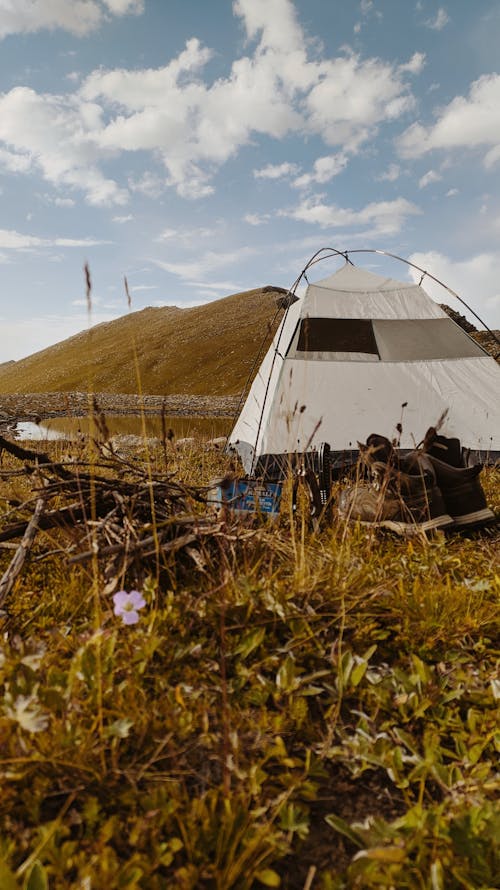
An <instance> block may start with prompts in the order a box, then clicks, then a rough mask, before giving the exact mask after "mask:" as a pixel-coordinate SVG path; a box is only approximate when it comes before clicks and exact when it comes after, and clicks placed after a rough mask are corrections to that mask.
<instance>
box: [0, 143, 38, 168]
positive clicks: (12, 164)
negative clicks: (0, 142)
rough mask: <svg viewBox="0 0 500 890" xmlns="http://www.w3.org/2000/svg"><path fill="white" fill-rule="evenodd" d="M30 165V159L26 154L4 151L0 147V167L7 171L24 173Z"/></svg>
mask: <svg viewBox="0 0 500 890" xmlns="http://www.w3.org/2000/svg"><path fill="white" fill-rule="evenodd" d="M30 166H31V159H30V157H29V155H27V154H20V153H16V152H12V151H6V150H5V149H3V148H0V167H3V168H4V170H8V171H9V173H26V171H27V170H29V168H30Z"/></svg>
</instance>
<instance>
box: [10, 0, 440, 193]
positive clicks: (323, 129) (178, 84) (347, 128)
mask: <svg viewBox="0 0 500 890" xmlns="http://www.w3.org/2000/svg"><path fill="white" fill-rule="evenodd" d="M1 2H2V0H0V3H1ZM82 3H83V5H82ZM82 3H80V4H78V2H75V3H72V4H69V3H68V2H66V0H51V3H50V8H51V9H52V10H55V9H57V10H58V11H59V12H61V16H60V17H59V19H58V21H59V23H60V22H61V21H63V18H62V11H63V10H64V12H65V14H66V15H67V16H69V18H68V27H69V22H70V21H71V22H73V23H74V25H75V27H76V24H75V22H77V21H80V22H81V21H83V20H82V19H81V16H82V15H83V9H84V8H85V10H87V14H88V15H90V12H89V10H91V9H93V8H94V7H95V8H96V9H97V11H98V12H99V11H100V13H101V14H102V15H104V10H103V7H102V6H97V4H96V3H95V2H94V0H85V2H84V0H82ZM23 4H24V5H23ZM26 4H27V0H21V7H20V8H23V9H24V8H25V9H27V8H28V6H27V5H26ZM31 7H33V10H32V13H33V15H32V17H31V19H30V21H31V23H32V25H33V27H35V24H36V22H38V25H37V27H38V26H40V27H41V26H42V25H40V21H41V19H40V17H38V18H37V17H36V15H35V11H34V10H38V12H40V10H41V9H42V7H43V8H44V9H45V10H46V11H47V9H48V8H49V4H48V3H47V2H45V3H41V2H40V3H37V2H36V0H35V2H34V3H31V4H30V9H31ZM80 7H81V8H80ZM106 8H107V10H108V11H110V12H113V13H114V14H125V13H126V12H140V11H141V10H142V4H140V3H139V2H136V3H135V2H132V0H113V2H111V0H108V2H107V6H106ZM78 9H79V10H80V19H78V17H77V13H76V11H75V10H78ZM233 11H234V13H235V15H237V16H239V17H240V18H241V21H242V23H243V26H244V28H245V30H246V34H247V38H248V41H249V43H251V42H253V43H254V45H253V46H252V49H251V51H250V50H249V52H248V55H243V56H241V57H240V58H237V59H235V60H234V61H233V63H232V65H231V68H230V71H229V73H228V74H227V76H222V77H219V78H218V79H216V80H215V81H213V82H212V83H209V82H208V81H204V80H203V79H202V72H203V69H204V67H205V66H206V65H207V63H208V61H209V60H210V59H211V58H212V56H213V53H212V50H210V49H209V48H206V47H204V46H202V44H201V43H200V41H199V40H198V39H196V38H192V39H190V40H188V41H187V43H186V46H185V48H184V49H183V50H182V52H181V53H179V55H178V56H177V57H175V58H173V59H171V60H170V62H169V63H168V64H167V65H165V66H163V67H161V68H147V69H143V70H135V69H134V70H127V69H114V70H108V71H107V70H104V69H99V70H96V71H93V72H92V73H91V74H90V75H89V76H88V77H87V78H86V79H85V80H84V81H83V82H82V84H81V86H80V88H79V89H75V92H74V93H72V94H64V95H56V94H39V93H37V92H35V91H34V90H31V89H28V88H26V87H18V88H15V89H13V90H11V91H10V92H8V93H5V94H3V95H1V96H0V143H1V142H3V143H4V146H5V151H6V152H8V156H6V158H5V161H6V162H7V163H10V164H18V165H23V164H24V165H25V167H26V166H27V163H28V161H27V159H29V163H30V170H35V171H37V170H39V171H40V172H41V173H42V175H43V176H44V178H45V179H46V180H47V181H49V182H51V183H52V184H53V185H55V186H57V187H61V186H64V187H68V186H69V187H70V188H73V189H79V190H82V191H83V192H84V194H85V195H86V200H87V201H88V202H89V203H91V204H95V205H103V206H107V205H111V204H118V205H120V204H122V205H123V204H125V203H126V202H127V198H128V190H127V189H125V188H123V187H121V186H120V185H119V183H117V182H115V181H114V180H112V179H109V178H106V177H105V176H104V174H103V173H102V171H101V165H102V163H104V162H106V161H109V160H112V159H115V158H116V157H118V156H119V155H122V154H123V153H124V152H149V153H150V154H152V155H153V157H154V159H155V162H162V163H163V164H164V167H165V170H166V175H165V177H164V178H163V179H162V178H160V177H159V176H157V174H155V173H152V172H151V171H147V172H146V173H145V174H144V176H143V177H140V178H139V179H133V178H131V179H130V180H129V183H128V186H129V188H130V190H138V191H142V192H144V193H145V194H150V195H151V196H152V197H157V196H158V194H160V193H161V191H162V190H163V189H164V188H165V186H170V187H173V188H175V189H176V190H177V192H178V193H179V194H180V195H181V196H183V197H185V198H190V199H199V198H203V197H206V196H208V195H210V194H211V193H212V192H213V184H212V180H213V177H214V175H215V173H216V172H217V170H218V169H219V168H220V166H221V165H223V164H224V163H226V162H227V161H228V160H229V159H230V158H231V157H233V156H235V155H236V154H237V153H238V151H239V150H240V149H241V148H242V146H244V145H247V144H249V143H250V142H252V141H254V140H255V139H256V138H257V137H258V136H260V135H264V136H266V137H269V138H272V139H275V140H280V139H283V138H284V137H285V136H286V135H288V134H289V133H290V132H294V133H296V134H301V135H303V136H304V135H307V136H310V135H311V134H316V135H318V136H320V138H321V139H322V140H323V141H324V142H325V143H326V144H327V145H328V146H333V145H335V146H340V147H341V149H342V152H344V153H347V152H355V151H358V150H359V148H360V147H361V146H362V145H363V144H364V143H365V142H366V141H367V140H368V139H370V138H372V137H373V136H374V134H375V132H376V130H377V127H378V126H379V125H380V124H381V123H383V122H384V121H390V120H394V119H395V118H397V117H399V116H400V115H402V114H404V113H405V112H406V111H408V110H409V109H411V108H412V107H413V105H414V99H413V96H412V94H411V92H410V89H409V87H408V85H407V83H406V81H405V76H406V75H407V73H412V74H414V73H417V72H418V71H419V70H420V68H421V66H422V64H423V55H422V54H421V53H415V54H414V55H413V56H412V58H411V59H410V61H409V62H408V63H406V64H405V65H400V66H395V65H392V64H390V63H387V62H383V61H381V60H380V59H376V58H372V59H366V60H363V59H361V58H360V56H358V55H356V54H354V53H352V52H347V53H346V54H343V55H340V56H338V57H330V58H329V57H326V58H319V54H318V50H317V47H316V48H315V50H314V55H313V54H312V53H310V46H311V44H310V42H309V41H308V40H307V37H306V35H305V34H304V32H303V31H302V28H301V27H300V25H299V23H298V20H297V16H296V11H295V8H294V6H293V4H292V3H291V2H290V0H235V2H234V3H233ZM94 13H95V9H94ZM40 15H41V12H40ZM53 18H54V20H55V19H56V15H55V12H54V14H53ZM54 26H55V25H54ZM79 27H83V25H79ZM85 27H87V26H85ZM88 27H90V25H88ZM1 148H2V146H1V145H0V149H1ZM275 166H277V167H278V168H279V167H281V166H282V165H275ZM265 169H266V168H264V170H265ZM285 169H288V172H287V173H286V174H285V173H283V175H295V174H296V173H298V172H299V171H298V169H296V170H292V168H291V167H290V168H286V167H285ZM260 173H261V174H262V171H260ZM280 175H281V174H280ZM268 176H269V178H271V177H272V176H273V173H272V171H271V172H270V173H269V174H268ZM263 178H265V174H263ZM313 181H318V180H316V179H314V180H313ZM319 181H321V180H319ZM323 181H324V180H323Z"/></svg>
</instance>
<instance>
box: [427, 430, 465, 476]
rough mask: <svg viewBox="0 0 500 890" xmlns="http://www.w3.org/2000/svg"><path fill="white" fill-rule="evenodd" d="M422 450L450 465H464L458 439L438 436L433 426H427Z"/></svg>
mask: <svg viewBox="0 0 500 890" xmlns="http://www.w3.org/2000/svg"><path fill="white" fill-rule="evenodd" d="M422 451H425V453H426V454H430V455H431V457H436V458H437V459H438V460H440V461H443V463H445V464H449V466H450V467H465V466H466V464H465V461H464V457H463V449H462V446H461V444H460V439H448V438H447V437H446V436H440V435H439V434H438V433H437V431H436V429H435V428H434V427H433V426H431V427H429V429H428V430H427V432H426V434H425V436H424V441H423V443H422Z"/></svg>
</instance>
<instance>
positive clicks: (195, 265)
mask: <svg viewBox="0 0 500 890" xmlns="http://www.w3.org/2000/svg"><path fill="white" fill-rule="evenodd" d="M255 253H256V250H255V248H252V247H242V248H240V249H239V250H235V251H232V252H231V253H217V252H215V251H207V252H206V253H204V254H201V255H200V256H197V257H196V258H195V259H191V260H185V261H184V262H177V263H171V262H167V261H164V260H153V262H154V263H155V264H156V265H157V266H159V268H160V269H163V270H164V271H165V272H170V273H171V274H172V275H177V276H178V277H179V278H183V279H187V280H188V281H192V280H193V279H199V278H203V276H204V275H206V274H207V273H209V272H213V271H215V270H216V269H223V268H225V267H226V266H231V265H234V264H235V263H239V262H241V260H242V259H243V258H245V257H249V256H253V255H254V254H255Z"/></svg>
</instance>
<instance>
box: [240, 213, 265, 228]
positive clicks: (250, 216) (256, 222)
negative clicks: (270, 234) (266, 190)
mask: <svg viewBox="0 0 500 890" xmlns="http://www.w3.org/2000/svg"><path fill="white" fill-rule="evenodd" d="M270 219H271V214H270V213H246V214H245V216H244V217H243V220H244V221H245V222H246V223H248V225H249V226H263V225H265V224H266V223H268V222H269V220H270Z"/></svg>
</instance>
